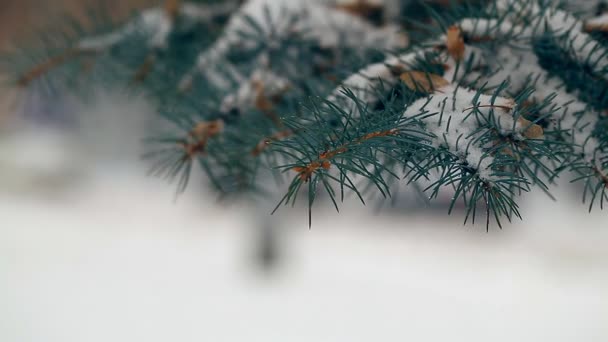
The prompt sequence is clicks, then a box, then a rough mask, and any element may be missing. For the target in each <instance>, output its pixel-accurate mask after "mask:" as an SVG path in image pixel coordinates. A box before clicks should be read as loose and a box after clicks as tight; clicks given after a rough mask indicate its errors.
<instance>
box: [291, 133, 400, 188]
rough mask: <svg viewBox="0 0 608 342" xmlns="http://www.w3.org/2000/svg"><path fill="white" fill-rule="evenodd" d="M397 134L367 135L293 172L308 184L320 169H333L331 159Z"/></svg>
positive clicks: (296, 168)
mask: <svg viewBox="0 0 608 342" xmlns="http://www.w3.org/2000/svg"><path fill="white" fill-rule="evenodd" d="M397 133H398V130H396V129H390V130H387V131H380V132H373V133H369V134H366V135H364V136H363V137H360V138H358V139H356V140H354V141H352V142H350V143H346V144H344V145H341V146H339V147H338V148H336V149H334V150H331V151H326V152H323V153H321V154H320V155H319V159H317V160H315V161H313V162H310V163H308V164H307V165H306V166H303V167H300V166H298V167H294V168H293V170H294V171H295V172H297V173H298V174H299V177H300V180H302V181H303V182H308V181H309V180H310V178H311V177H312V175H313V174H314V173H315V172H316V171H317V170H319V169H320V168H323V169H325V170H329V169H330V168H331V159H333V158H335V157H336V156H338V155H340V154H342V153H345V152H347V151H348V150H349V149H350V148H351V147H352V146H354V145H358V144H361V143H363V142H365V141H368V140H371V139H374V138H379V137H387V136H391V135H395V134H397Z"/></svg>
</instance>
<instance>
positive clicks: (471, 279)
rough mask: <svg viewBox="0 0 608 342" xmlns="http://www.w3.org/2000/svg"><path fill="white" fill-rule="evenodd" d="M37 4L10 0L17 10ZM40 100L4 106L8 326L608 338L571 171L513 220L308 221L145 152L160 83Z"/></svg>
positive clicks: (129, 341) (125, 336)
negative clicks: (150, 96)
mask: <svg viewBox="0 0 608 342" xmlns="http://www.w3.org/2000/svg"><path fill="white" fill-rule="evenodd" d="M39 2H40V1H39ZM140 2H144V1H140ZM35 3H36V2H35V1H33V0H29V1H22V2H21V1H17V0H15V1H14V3H11V2H10V1H7V0H2V2H1V3H0V23H7V21H6V20H3V19H4V18H5V17H6V18H11V20H12V21H13V22H16V23H19V22H20V21H19V20H18V19H15V18H16V16H15V13H24V14H26V17H28V18H29V13H34V12H35V11H34V12H32V11H33V10H32V8H35V6H34V7H28V4H29V5H31V4H35ZM47 3H49V2H47ZM72 3H78V2H77V1H72ZM3 6H4V7H3ZM50 7H52V6H50ZM28 8H29V9H28ZM7 20H8V19H7ZM23 20H24V21H21V24H22V25H24V26H29V25H28V21H27V20H26V19H23ZM11 27H13V31H14V32H17V31H19V28H20V27H21V26H15V25H13V26H10V25H9V26H6V27H4V28H3V31H2V32H3V39H5V41H7V40H10V39H11V37H14V36H12V35H11V34H10V33H7V32H11V31H10V30H11V29H10V28H11ZM14 27H17V31H15V29H14ZM6 37H8V38H6ZM27 100H28V101H27V106H26V107H25V108H26V109H27V111H28V112H29V113H30V114H31V112H35V113H43V114H44V115H42V119H41V117H39V116H36V115H35V116H34V117H32V116H30V115H24V114H25V113H24V112H23V111H19V112H17V114H15V111H14V110H12V109H11V108H10V107H8V106H4V107H3V108H4V109H3V110H2V112H0V118H2V120H0V341H2V342H5V341H6V342H26V341H27V342H30V341H34V342H38V341H40V342H42V341H44V342H97V341H99V342H102V341H103V342H107V341H113V342H114V341H116V342H133V341H147V342H155V341H159V342H160V341H179V342H188V341H214V342H215V341H266V342H269V341H290V342H291V341H307V342H312V341H315V342H321V341H328V342H330V341H349V342H353V341H405V340H413V341H492V342H494V341H598V342H600V341H608V248H607V246H608V216H607V215H606V212H601V211H599V210H596V211H594V212H593V213H591V214H588V213H587V210H586V209H587V207H586V206H585V205H583V204H581V203H580V198H579V192H578V191H574V190H577V189H573V188H571V186H569V185H567V184H566V185H564V186H561V187H560V189H559V190H558V191H556V193H555V195H556V197H557V198H558V202H552V201H551V200H549V199H548V198H547V197H546V196H544V195H543V194H542V193H536V194H532V195H530V196H527V197H526V199H525V200H524V201H522V203H521V206H522V209H523V210H522V211H523V215H524V221H523V222H516V223H515V224H513V225H507V226H506V227H505V229H504V230H502V231H500V230H498V229H497V228H494V229H491V230H490V232H489V233H486V231H485V227H483V226H482V225H477V226H464V227H463V226H462V218H461V217H460V216H459V215H458V214H456V215H454V216H452V217H448V216H447V214H446V212H447V209H446V208H441V207H440V208H437V207H435V208H424V207H421V206H418V205H414V204H413V203H405V204H403V203H402V204H401V205H400V206H399V207H398V208H396V209H392V210H385V211H382V212H381V213H380V214H378V213H375V211H374V210H373V208H362V207H361V206H360V205H359V204H358V203H355V202H354V201H353V202H351V203H349V204H348V205H347V206H346V208H345V209H344V210H343V212H342V213H341V214H337V213H335V211H333V209H331V206H329V205H328V206H326V207H325V208H323V207H322V206H320V205H319V206H317V208H316V210H315V213H314V222H313V229H312V230H309V229H308V226H307V217H306V212H305V210H304V208H303V207H300V208H296V209H295V210H281V211H280V212H279V213H278V214H277V215H276V216H274V217H270V216H269V215H268V214H269V211H270V209H272V203H266V204H267V205H264V204H260V205H258V207H256V208H254V207H252V206H251V205H247V203H242V204H234V205H230V206H225V205H220V204H218V203H217V202H216V201H215V198H214V196H212V195H210V194H209V193H208V191H207V190H206V189H205V188H204V187H203V186H202V185H197V184H203V182H202V180H200V178H201V177H200V176H199V177H195V179H194V180H193V182H192V184H193V185H192V186H191V187H190V189H189V191H188V192H187V193H186V194H185V195H184V196H182V197H180V198H179V199H178V201H176V202H174V201H173V199H174V196H173V195H174V193H173V192H174V188H173V187H172V186H170V185H167V184H166V183H164V182H163V181H161V180H158V179H154V178H147V177H146V176H145V172H146V166H147V165H145V164H144V163H142V162H140V161H139V156H140V154H141V152H142V151H143V148H144V147H143V146H141V144H140V141H141V138H142V137H144V136H145V135H146V134H147V133H148V132H147V127H148V123H149V122H150V120H151V118H152V117H153V110H152V108H151V106H150V105H149V104H147V103H146V101H145V100H143V99H133V98H126V97H124V95H121V94H113V93H108V92H100V93H99V96H97V100H96V101H94V103H92V104H87V105H83V104H78V103H77V101H76V102H74V101H71V99H54V101H55V102H54V103H53V105H52V106H47V105H45V103H46V102H45V99H40V98H37V97H36V96H33V95H30V97H28V98H27ZM70 113H78V117H79V118H80V122H79V123H78V125H75V124H72V123H70V121H69V120H67V122H66V121H65V120H63V119H61V118H67V117H70V115H69V114H70ZM49 117H50V118H52V119H48V120H47V119H43V118H49ZM197 178H198V179H197ZM570 193H572V195H571V194H570Z"/></svg>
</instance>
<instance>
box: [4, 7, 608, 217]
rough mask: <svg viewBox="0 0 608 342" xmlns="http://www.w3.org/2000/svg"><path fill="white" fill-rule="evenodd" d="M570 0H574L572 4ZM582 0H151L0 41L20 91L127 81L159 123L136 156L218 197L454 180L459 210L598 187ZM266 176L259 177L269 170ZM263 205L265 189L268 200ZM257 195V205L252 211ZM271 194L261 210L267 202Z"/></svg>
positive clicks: (587, 17)
mask: <svg viewBox="0 0 608 342" xmlns="http://www.w3.org/2000/svg"><path fill="white" fill-rule="evenodd" d="M583 5H584V6H583ZM605 9H606V7H605V6H604V5H603V4H602V3H600V2H596V1H587V2H584V3H582V4H581V3H579V2H578V1H572V3H568V2H559V1H556V0H485V1H484V0H479V1H475V0H471V1H469V2H466V1H442V0H434V1H406V0H404V1H399V0H246V1H239V0H225V1H220V0H217V1H214V0H198V1H195V0H190V1H180V0H166V1H164V2H163V3H161V4H159V5H158V6H157V7H153V8H149V9H144V10H142V11H141V12H138V13H135V14H134V16H133V17H132V18H130V19H129V20H128V21H126V22H123V23H117V22H114V21H112V20H111V19H110V17H111V16H108V15H107V13H103V11H100V10H95V11H92V12H91V20H90V23H88V24H87V25H82V24H81V23H79V22H78V21H75V20H68V19H69V18H66V20H65V21H64V22H66V23H68V25H67V27H65V28H62V29H60V30H58V31H46V32H44V33H40V34H39V36H38V38H40V39H39V40H40V41H41V42H42V44H37V45H32V44H29V42H25V43H24V44H22V46H21V47H19V48H18V49H15V50H11V51H8V52H5V53H4V54H3V58H2V61H3V69H4V70H8V71H11V72H12V75H13V78H12V81H13V84H14V85H16V86H18V87H20V88H21V89H23V90H24V91H27V89H29V88H32V87H34V86H37V87H38V88H40V87H42V89H55V90H56V89H59V90H60V91H65V92H74V93H79V94H81V96H83V97H84V98H86V97H87V96H88V94H87V90H90V89H91V87H93V86H99V85H103V86H108V87H125V89H129V90H135V91H138V92H143V93H144V94H145V95H146V96H147V97H148V98H149V99H150V100H151V101H154V103H155V105H156V106H157V108H158V113H159V116H160V117H159V120H164V121H167V122H169V123H171V124H172V126H173V129H172V130H170V131H168V132H162V133H160V132H159V133H155V134H152V135H151V136H150V139H149V141H147V144H148V149H149V153H147V154H146V156H145V157H146V158H147V159H149V160H150V165H151V167H152V169H151V172H152V173H153V174H155V175H159V176H163V177H166V178H168V179H170V180H175V181H176V183H177V191H178V193H181V192H183V191H184V190H185V189H186V188H187V186H188V183H189V176H190V174H191V172H192V169H193V168H194V167H200V168H202V169H203V170H204V171H205V172H206V174H207V176H208V179H209V180H210V182H211V183H212V184H213V186H214V188H215V189H216V190H217V191H218V192H219V193H221V194H222V195H230V196H245V195H247V194H256V195H263V194H265V193H267V191H268V190H269V189H268V186H264V184H268V182H266V180H268V179H272V180H274V181H276V182H277V183H276V184H278V185H279V187H280V188H281V189H283V195H282V196H280V197H279V198H275V199H274V201H275V202H274V204H276V203H277V202H278V206H277V207H276V209H278V208H279V207H280V206H281V205H287V204H289V205H291V204H295V203H296V199H297V198H298V196H299V195H303V196H305V197H306V199H307V201H306V202H307V206H308V210H309V213H310V212H311V208H312V206H313V204H314V202H315V199H316V198H317V196H318V194H321V193H325V196H327V197H329V199H330V200H331V203H333V205H334V206H335V208H336V209H339V204H340V203H341V202H342V201H344V199H345V197H346V196H348V195H354V196H355V197H357V198H359V200H360V201H361V202H363V203H365V202H366V200H367V199H368V198H370V197H373V196H377V195H380V196H381V197H384V198H389V197H390V196H391V195H392V193H393V189H394V188H395V187H396V186H397V185H399V184H401V185H402V186H404V185H405V186H406V188H407V189H410V191H419V192H420V193H421V194H422V196H425V197H427V198H430V199H431V200H433V199H435V198H437V196H438V195H439V194H440V192H445V191H448V192H451V193H452V194H453V196H452V201H451V205H450V211H451V210H452V208H453V207H454V205H456V204H457V203H459V202H462V203H463V204H464V207H465V208H466V209H465V210H466V217H467V220H471V221H474V220H475V217H476V216H479V215H482V216H483V217H484V224H485V225H486V227H487V226H489V225H490V222H491V221H495V222H496V223H497V224H498V225H499V226H501V225H502V223H503V222H504V221H505V220H507V221H511V220H512V219H513V218H521V216H520V213H519V207H518V204H517V203H518V201H519V200H520V197H521V196H523V195H525V194H526V193H527V192H529V191H531V190H532V189H533V188H540V189H541V190H543V191H545V192H546V193H547V194H549V195H550V193H551V190H552V187H553V186H554V184H555V181H556V180H557V179H558V178H564V177H566V178H568V179H570V180H572V181H573V182H579V183H581V184H582V186H581V189H582V194H581V195H582V197H583V199H584V200H585V201H586V203H588V204H589V209H590V210H591V209H592V208H594V207H601V208H603V205H604V201H606V200H608V112H607V111H606V109H607V108H608V56H607V54H608V39H607V38H608V36H607V35H606V32H608V12H605ZM272 187H276V186H275V185H273V186H272ZM269 203H272V200H270V202H269ZM272 207H273V205H272V204H269V211H270V210H272ZM276 209H275V210H276Z"/></svg>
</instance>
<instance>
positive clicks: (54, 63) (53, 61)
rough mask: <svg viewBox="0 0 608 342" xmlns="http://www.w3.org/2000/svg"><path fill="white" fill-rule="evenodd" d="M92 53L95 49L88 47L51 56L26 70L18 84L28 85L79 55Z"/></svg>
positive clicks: (21, 85)
mask: <svg viewBox="0 0 608 342" xmlns="http://www.w3.org/2000/svg"><path fill="white" fill-rule="evenodd" d="M92 53H95V51H93V50H86V49H70V50H67V51H65V52H63V53H61V54H59V55H56V56H53V57H50V58H49V59H47V60H46V61H45V62H42V63H40V64H38V65H36V66H34V67H33V68H31V69H29V70H28V71H26V72H25V73H24V74H23V75H22V76H21V77H20V78H19V80H18V81H17V85H18V86H20V87H27V86H29V85H30V84H31V83H32V82H33V81H35V80H37V79H39V78H41V77H42V76H44V75H46V74H48V73H49V72H50V71H51V70H53V69H55V68H58V67H60V66H62V65H64V64H65V63H67V62H69V61H71V60H73V59H75V58H77V57H79V56H82V55H86V54H92Z"/></svg>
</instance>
